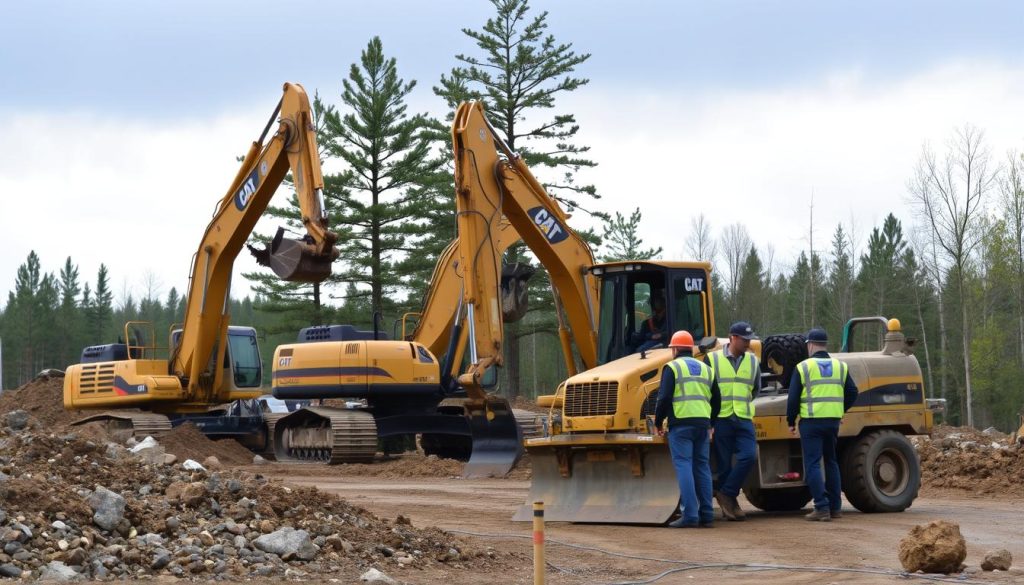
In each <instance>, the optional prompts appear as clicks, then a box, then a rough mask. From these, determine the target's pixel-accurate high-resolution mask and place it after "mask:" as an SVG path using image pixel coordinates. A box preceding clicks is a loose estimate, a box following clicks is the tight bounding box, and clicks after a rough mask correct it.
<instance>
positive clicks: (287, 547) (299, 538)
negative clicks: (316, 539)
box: [252, 526, 318, 561]
mask: <svg viewBox="0 0 1024 585" xmlns="http://www.w3.org/2000/svg"><path fill="white" fill-rule="evenodd" d="M252 545H253V546H254V547H256V548H258V549H260V550H261V551H263V552H268V553H274V554H275V555H277V556H279V557H281V558H282V559H284V560H286V561H287V560H289V559H291V558H298V559H299V560H303V561H311V560H313V558H315V557H316V553H317V551H318V549H317V547H316V545H314V544H313V542H312V541H311V540H310V539H309V533H308V532H306V531H305V530H295V529H294V528H292V527H291V526H285V527H284V528H281V529H279V530H275V531H274V532H271V533H270V534H264V535H263V536H260V537H259V538H257V539H256V540H254V541H253V542H252Z"/></svg>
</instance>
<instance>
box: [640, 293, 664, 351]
mask: <svg viewBox="0 0 1024 585" xmlns="http://www.w3.org/2000/svg"><path fill="white" fill-rule="evenodd" d="M666 316H667V313H666V311H665V297H664V296H663V293H661V292H655V293H654V294H653V295H651V316H650V317H648V318H647V319H644V322H643V326H642V327H643V329H642V330H641V331H640V333H639V337H640V345H638V346H637V348H636V350H637V351H647V350H649V349H653V348H655V347H658V346H659V345H660V346H663V345H664V344H665V338H666V337H667V336H668V332H666V331H665V326H666V325H668V320H667V319H666Z"/></svg>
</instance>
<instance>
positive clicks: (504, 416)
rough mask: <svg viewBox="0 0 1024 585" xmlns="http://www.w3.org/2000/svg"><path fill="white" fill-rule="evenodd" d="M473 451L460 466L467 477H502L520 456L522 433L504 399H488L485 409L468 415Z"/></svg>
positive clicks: (509, 406)
mask: <svg viewBox="0 0 1024 585" xmlns="http://www.w3.org/2000/svg"><path fill="white" fill-rule="evenodd" d="M468 419H469V431H470V436H471V437H472V439H473V452H472V453H471V454H470V456H469V461H467V462H466V466H465V467H464V468H463V471H462V475H463V477H466V478H476V477H503V476H505V475H507V474H508V472H510V471H512V468H513V467H515V465H516V463H518V462H519V458H520V457H522V456H523V432H522V430H521V429H520V428H519V423H518V422H517V421H516V417H515V414H514V413H513V412H512V407H511V405H509V403H508V401H507V400H504V399H489V400H488V402H487V409H486V411H479V412H471V413H470V414H469V417H468Z"/></svg>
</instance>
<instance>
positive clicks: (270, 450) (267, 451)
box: [260, 412, 288, 459]
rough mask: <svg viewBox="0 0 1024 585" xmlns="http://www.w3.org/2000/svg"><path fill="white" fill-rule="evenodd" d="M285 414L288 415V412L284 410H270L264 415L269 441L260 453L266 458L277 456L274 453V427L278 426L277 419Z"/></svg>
mask: <svg viewBox="0 0 1024 585" xmlns="http://www.w3.org/2000/svg"><path fill="white" fill-rule="evenodd" d="M285 416H288V414H287V413H283V412H268V413H265V414H264V415H263V422H264V423H265V424H266V425H267V443H266V445H265V446H264V447H263V451H262V452H261V453H260V455H261V456H262V457H263V458H265V459H274V458H276V454H275V453H274V429H275V427H277V421H279V420H281V419H282V418H283V417H285Z"/></svg>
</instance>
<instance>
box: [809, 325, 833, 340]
mask: <svg viewBox="0 0 1024 585" xmlns="http://www.w3.org/2000/svg"><path fill="white" fill-rule="evenodd" d="M807 343H828V333H825V330H824V329H822V328H821V327H815V328H814V329H811V330H810V331H808V332H807Z"/></svg>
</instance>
